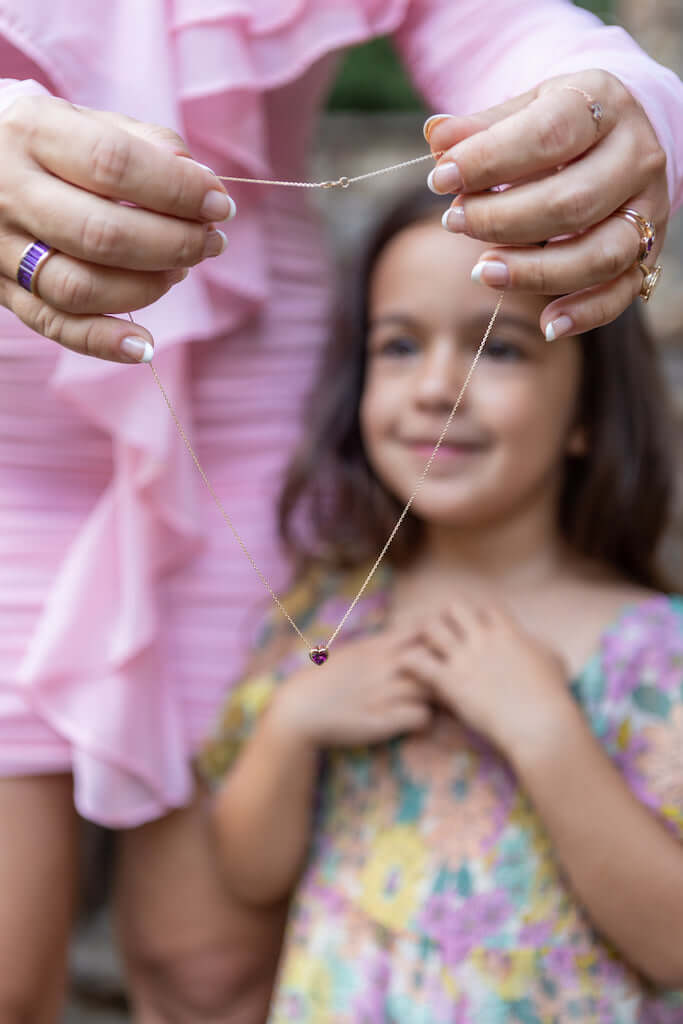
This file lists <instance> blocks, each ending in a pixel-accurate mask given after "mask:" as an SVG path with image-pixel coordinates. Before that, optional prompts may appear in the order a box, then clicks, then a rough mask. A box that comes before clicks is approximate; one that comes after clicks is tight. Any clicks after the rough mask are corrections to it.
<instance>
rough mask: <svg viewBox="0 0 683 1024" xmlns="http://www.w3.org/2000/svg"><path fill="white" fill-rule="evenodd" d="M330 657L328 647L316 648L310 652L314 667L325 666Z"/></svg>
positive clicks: (309, 655)
mask: <svg viewBox="0 0 683 1024" xmlns="http://www.w3.org/2000/svg"><path fill="white" fill-rule="evenodd" d="M329 656H330V652H329V651H328V649H327V647H314V648H313V650H311V651H309V652H308V657H309V658H310V659H311V661H312V662H313V664H314V665H324V664H325V662H326V661H327V659H328V658H329Z"/></svg>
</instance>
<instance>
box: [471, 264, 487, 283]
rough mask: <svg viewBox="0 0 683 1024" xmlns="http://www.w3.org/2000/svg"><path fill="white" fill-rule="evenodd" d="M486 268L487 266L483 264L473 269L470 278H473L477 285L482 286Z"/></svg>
mask: <svg viewBox="0 0 683 1024" xmlns="http://www.w3.org/2000/svg"><path fill="white" fill-rule="evenodd" d="M485 266H486V264H485V263H483V262H482V263H476V264H475V265H474V266H473V267H472V273H471V274H470V277H471V278H472V280H473V281H474V283H475V284H481V275H482V272H483V270H484V267H485Z"/></svg>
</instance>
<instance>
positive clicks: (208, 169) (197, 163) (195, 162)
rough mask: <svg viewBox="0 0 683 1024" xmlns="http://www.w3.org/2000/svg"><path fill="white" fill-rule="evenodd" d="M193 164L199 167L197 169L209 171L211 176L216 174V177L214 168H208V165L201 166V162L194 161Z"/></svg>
mask: <svg viewBox="0 0 683 1024" xmlns="http://www.w3.org/2000/svg"><path fill="white" fill-rule="evenodd" d="M192 163H193V164H196V165H197V167H201V168H202V170H204V171H208V172H209V174H214V175H215V173H216V172H215V171H214V169H213V167H207V166H206V164H200V162H199V160H193V161H192Z"/></svg>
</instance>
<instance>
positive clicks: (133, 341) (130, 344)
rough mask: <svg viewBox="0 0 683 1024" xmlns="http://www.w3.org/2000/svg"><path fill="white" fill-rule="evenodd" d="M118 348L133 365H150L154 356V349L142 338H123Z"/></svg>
mask: <svg viewBox="0 0 683 1024" xmlns="http://www.w3.org/2000/svg"><path fill="white" fill-rule="evenodd" d="M119 348H120V350H121V352H122V353H123V354H124V356H128V358H129V359H130V360H131V361H132V362H134V363H151V362H152V357H153V356H154V349H153V348H152V346H151V345H150V343H149V342H148V341H145V339H144V338H132V337H131V338H124V339H123V341H122V342H121V344H120V346H119Z"/></svg>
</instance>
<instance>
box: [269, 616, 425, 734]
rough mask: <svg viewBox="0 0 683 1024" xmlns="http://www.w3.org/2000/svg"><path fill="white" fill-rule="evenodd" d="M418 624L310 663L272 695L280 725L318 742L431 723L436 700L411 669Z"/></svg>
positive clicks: (351, 644) (411, 729)
mask: <svg viewBox="0 0 683 1024" xmlns="http://www.w3.org/2000/svg"><path fill="white" fill-rule="evenodd" d="M416 639H417V633H416V630H415V629H414V628H413V629H402V630H399V629H387V630H384V631H383V632H381V633H377V634H372V635H370V636H363V637H362V638H360V639H357V640H353V641H350V642H349V643H347V644H345V645H344V646H343V647H340V648H335V649H334V650H333V651H332V653H331V654H330V660H329V661H328V662H327V663H326V664H325V665H323V666H321V667H318V668H315V667H313V666H311V667H310V668H309V667H308V666H307V667H306V668H304V669H302V670H301V671H300V672H297V673H296V674H295V675H293V676H292V677H291V678H290V679H288V680H287V681H286V682H285V683H284V684H283V685H282V687H281V689H280V690H279V691H278V693H277V694H276V696H275V699H274V700H273V703H272V705H271V708H270V710H269V712H268V713H269V715H271V716H273V718H274V721H275V725H276V726H277V727H278V728H280V729H284V730H286V731H287V733H289V734H294V736H295V737H296V739H297V740H299V741H301V742H303V743H306V744H309V745H312V746H315V747H320V748H322V747H352V746H360V745H365V744H371V743H380V742H383V741H385V740H389V739H391V738H392V737H394V736H398V735H401V734H402V733H409V732H415V731H417V730H421V729H424V728H426V726H427V725H428V724H429V722H430V719H431V705H432V702H433V700H434V697H433V694H432V692H431V689H430V687H429V686H427V685H425V684H424V683H423V682H422V680H421V679H419V678H417V677H416V676H415V675H413V674H412V673H410V672H408V671H406V666H405V665H404V661H406V659H407V660H408V661H411V660H412V657H413V648H412V647H411V645H414V644H415V642H416Z"/></svg>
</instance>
